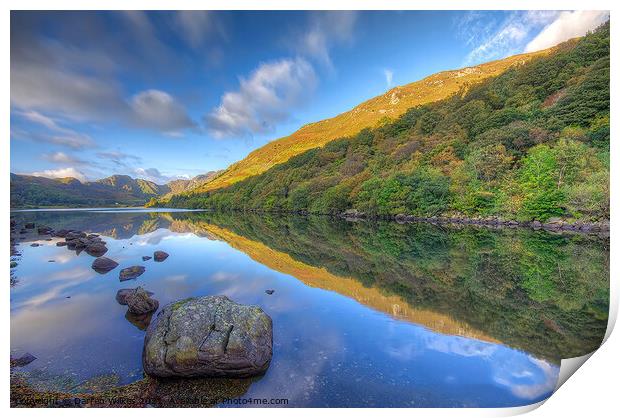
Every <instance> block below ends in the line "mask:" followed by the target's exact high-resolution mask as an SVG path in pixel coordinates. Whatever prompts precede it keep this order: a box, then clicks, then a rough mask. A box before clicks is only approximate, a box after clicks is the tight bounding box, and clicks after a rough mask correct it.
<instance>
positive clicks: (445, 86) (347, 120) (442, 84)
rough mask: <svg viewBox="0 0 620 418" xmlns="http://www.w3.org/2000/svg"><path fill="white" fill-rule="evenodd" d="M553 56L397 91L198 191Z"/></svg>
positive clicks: (305, 131) (251, 159) (507, 62)
mask: <svg viewBox="0 0 620 418" xmlns="http://www.w3.org/2000/svg"><path fill="white" fill-rule="evenodd" d="M551 51H553V48H551V49H549V50H544V51H538V52H534V53H530V54H521V55H515V56H512V57H509V58H506V59H503V60H499V61H493V62H489V63H486V64H482V65H479V66H475V67H468V68H463V69H460V70H454V71H444V72H440V73H437V74H433V75H431V76H429V77H426V78H424V79H422V80H419V81H416V82H413V83H410V84H407V85H404V86H398V87H395V88H393V89H391V90H389V91H388V92H386V93H385V94H383V95H381V96H377V97H374V98H372V99H370V100H368V101H366V102H364V103H362V104H360V105H358V106H356V107H355V108H353V109H351V110H349V111H347V112H344V113H341V114H340V115H338V116H335V117H333V118H331V119H326V120H323V121H320V122H315V123H310V124H307V125H305V126H303V127H302V128H300V129H299V130H297V131H296V132H294V133H293V134H291V135H289V136H286V137H283V138H280V139H277V140H274V141H272V142H270V143H268V144H266V145H265V146H263V147H261V148H259V149H257V150H254V151H252V152H251V153H250V154H249V155H248V156H247V157H245V158H244V159H242V160H240V161H238V162H236V163H234V164H232V165H231V166H230V167H228V168H227V169H226V170H224V171H223V172H222V173H221V174H220V175H219V176H217V177H216V178H214V179H213V180H212V181H210V182H208V183H206V184H204V185H203V186H201V187H199V188H197V189H196V191H200V192H204V191H209V190H214V189H218V188H221V187H226V186H229V185H231V184H233V183H235V182H238V181H240V180H243V179H245V178H248V177H251V176H255V175H257V174H260V173H263V172H265V171H267V170H268V169H269V168H271V167H273V166H274V165H276V164H279V163H282V162H285V161H287V160H289V159H290V158H291V157H293V156H295V155H299V154H301V153H303V152H305V151H307V150H309V149H312V148H317V147H321V146H323V145H325V144H326V143H328V142H330V141H332V140H334V139H337V138H341V137H344V136H349V135H354V134H356V133H358V132H359V131H361V130H362V129H364V128H372V127H375V126H377V125H378V124H380V123H382V122H384V121H386V120H388V119H395V118H397V117H399V116H400V115H402V114H403V113H405V112H406V111H407V110H408V109H409V108H411V107H414V106H420V105H423V104H426V103H432V102H436V101H439V100H442V99H445V98H447V97H450V96H451V95H453V94H455V93H457V92H459V91H461V90H462V89H464V88H467V87H468V86H471V85H474V84H476V83H479V82H480V81H482V80H485V79H487V78H489V77H494V76H497V75H499V74H501V73H503V72H504V71H506V70H507V69H508V68H511V67H513V66H515V65H521V64H523V63H525V62H527V61H529V60H531V59H532V58H534V57H537V56H543V55H546V54H549V53H550V52H551Z"/></svg>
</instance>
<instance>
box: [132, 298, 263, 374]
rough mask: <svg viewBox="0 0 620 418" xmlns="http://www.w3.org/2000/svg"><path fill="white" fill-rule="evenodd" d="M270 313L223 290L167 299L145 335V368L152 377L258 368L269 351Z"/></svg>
mask: <svg viewBox="0 0 620 418" xmlns="http://www.w3.org/2000/svg"><path fill="white" fill-rule="evenodd" d="M272 346H273V330H272V322H271V318H270V317H269V316H268V315H267V314H266V313H265V312H263V310H262V309H261V308H259V307H258V306H246V305H240V304H237V303H235V302H233V301H231V300H230V299H228V298H227V297H226V296H204V297H200V298H189V299H185V300H181V301H178V302H175V303H171V304H169V305H166V306H165V307H164V308H163V310H162V311H161V312H160V313H159V314H158V315H157V318H156V320H155V321H154V322H151V324H150V325H149V327H148V329H147V332H146V336H145V339H144V350H143V352H142V364H143V366H144V371H145V372H146V373H147V374H149V375H152V376H157V377H173V376H179V377H197V376H214V377H215V376H230V377H233V376H234V377H247V376H254V375H259V374H263V373H264V372H265V371H266V370H267V368H268V367H269V363H270V362H271V356H272V350H273V348H272Z"/></svg>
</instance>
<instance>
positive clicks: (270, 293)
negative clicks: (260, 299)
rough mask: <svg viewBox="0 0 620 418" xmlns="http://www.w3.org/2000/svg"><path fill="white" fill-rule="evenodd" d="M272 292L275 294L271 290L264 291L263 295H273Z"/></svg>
mask: <svg viewBox="0 0 620 418" xmlns="http://www.w3.org/2000/svg"><path fill="white" fill-rule="evenodd" d="M273 292H275V290H273V289H267V290H265V293H267V294H268V295H273Z"/></svg>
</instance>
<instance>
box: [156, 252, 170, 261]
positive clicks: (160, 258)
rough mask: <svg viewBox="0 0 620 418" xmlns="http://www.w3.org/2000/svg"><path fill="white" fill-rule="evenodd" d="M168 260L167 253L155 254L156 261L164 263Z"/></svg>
mask: <svg viewBox="0 0 620 418" xmlns="http://www.w3.org/2000/svg"><path fill="white" fill-rule="evenodd" d="M166 258H168V253H167V252H165V251H155V252H154V253H153V259H154V260H155V261H164V260H165V259H166Z"/></svg>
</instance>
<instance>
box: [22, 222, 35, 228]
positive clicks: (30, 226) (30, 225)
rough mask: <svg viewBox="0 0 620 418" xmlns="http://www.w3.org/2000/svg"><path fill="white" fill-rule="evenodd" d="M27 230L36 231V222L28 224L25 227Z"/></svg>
mask: <svg viewBox="0 0 620 418" xmlns="http://www.w3.org/2000/svg"><path fill="white" fill-rule="evenodd" d="M24 228H26V229H34V222H28V223H26V224H25V225H24Z"/></svg>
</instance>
